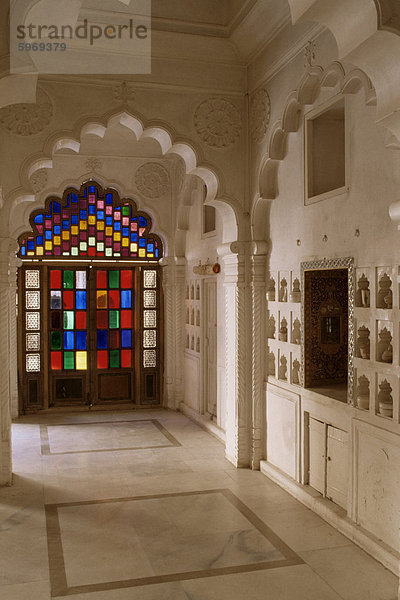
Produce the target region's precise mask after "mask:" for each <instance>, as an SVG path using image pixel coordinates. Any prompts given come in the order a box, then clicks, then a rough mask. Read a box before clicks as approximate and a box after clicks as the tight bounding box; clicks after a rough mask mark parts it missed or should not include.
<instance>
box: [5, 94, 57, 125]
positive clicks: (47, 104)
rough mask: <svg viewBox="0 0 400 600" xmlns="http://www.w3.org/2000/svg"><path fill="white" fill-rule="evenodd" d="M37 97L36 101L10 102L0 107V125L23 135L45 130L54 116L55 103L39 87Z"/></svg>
mask: <svg viewBox="0 0 400 600" xmlns="http://www.w3.org/2000/svg"><path fill="white" fill-rule="evenodd" d="M36 98H37V99H36V103H33V102H32V103H21V104H10V105H9V106H5V107H3V108H2V109H0V126H1V127H2V128H3V129H6V130H7V131H9V132H10V133H13V134H15V135H22V136H29V135H34V134H36V133H40V132H41V131H43V129H45V128H46V127H47V126H48V125H49V123H50V121H51V118H52V116H53V105H52V102H51V100H50V97H49V96H48V95H47V93H46V92H45V91H44V90H43V89H42V88H38V90H37V97H36Z"/></svg>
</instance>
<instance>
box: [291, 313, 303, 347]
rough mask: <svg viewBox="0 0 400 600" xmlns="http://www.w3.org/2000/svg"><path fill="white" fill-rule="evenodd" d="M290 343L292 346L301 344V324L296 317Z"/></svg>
mask: <svg viewBox="0 0 400 600" xmlns="http://www.w3.org/2000/svg"><path fill="white" fill-rule="evenodd" d="M290 341H291V343H292V344H296V345H297V346H300V344H301V323H300V320H299V319H298V317H296V318H295V319H294V321H293V325H292V335H291V339H290Z"/></svg>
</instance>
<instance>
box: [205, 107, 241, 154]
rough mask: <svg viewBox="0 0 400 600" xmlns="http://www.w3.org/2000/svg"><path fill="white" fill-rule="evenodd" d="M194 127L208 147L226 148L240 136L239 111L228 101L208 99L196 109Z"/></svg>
mask: <svg viewBox="0 0 400 600" xmlns="http://www.w3.org/2000/svg"><path fill="white" fill-rule="evenodd" d="M194 126H195V129H196V131H197V134H198V135H199V137H200V138H201V139H202V140H203V142H205V143H206V144H208V146H211V147H213V148H228V147H229V146H232V145H233V144H234V143H235V142H236V141H237V140H238V138H239V136H240V133H241V130H242V119H241V116H240V112H239V110H238V109H237V108H236V106H235V105H234V104H232V103H231V102H229V101H228V100H225V99H224V98H208V99H207V100H204V101H203V102H202V103H201V104H199V106H198V107H197V108H196V111H195V113H194Z"/></svg>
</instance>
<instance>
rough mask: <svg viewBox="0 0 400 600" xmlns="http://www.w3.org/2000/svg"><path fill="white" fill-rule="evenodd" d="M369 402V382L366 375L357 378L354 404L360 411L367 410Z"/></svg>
mask: <svg viewBox="0 0 400 600" xmlns="http://www.w3.org/2000/svg"><path fill="white" fill-rule="evenodd" d="M369 402H370V381H369V379H368V377H367V376H366V375H360V377H358V378H357V387H356V394H355V403H356V406H357V408H359V409H360V410H366V411H368V410H369Z"/></svg>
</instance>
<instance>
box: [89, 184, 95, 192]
mask: <svg viewBox="0 0 400 600" xmlns="http://www.w3.org/2000/svg"><path fill="white" fill-rule="evenodd" d="M95 193H96V188H95V187H94V185H89V194H95Z"/></svg>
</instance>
